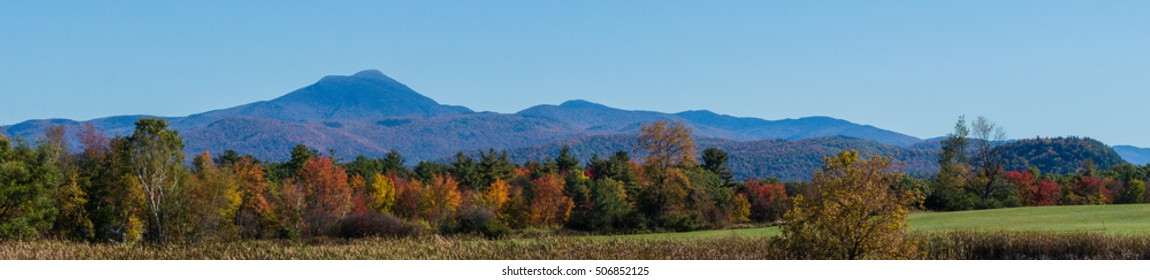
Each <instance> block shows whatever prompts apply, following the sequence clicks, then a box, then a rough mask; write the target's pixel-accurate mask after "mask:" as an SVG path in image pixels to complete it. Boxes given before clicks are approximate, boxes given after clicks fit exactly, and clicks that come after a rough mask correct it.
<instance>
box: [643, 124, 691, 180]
mask: <svg viewBox="0 0 1150 280" xmlns="http://www.w3.org/2000/svg"><path fill="white" fill-rule="evenodd" d="M641 130H642V132H641V133H640V134H639V147H640V148H642V149H643V150H645V151H647V153H648V155H647V157H646V158H645V159H644V161H643V163H644V164H646V165H651V166H655V167H657V168H660V169H667V168H671V167H677V166H690V165H694V164H697V161H696V160H695V140H693V139H691V129H690V128H687V127H686V126H684V125H683V122H680V121H675V122H668V121H666V120H663V121H657V122H654V123H650V124H643V127H642V129H641Z"/></svg>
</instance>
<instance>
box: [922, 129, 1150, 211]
mask: <svg viewBox="0 0 1150 280" xmlns="http://www.w3.org/2000/svg"><path fill="white" fill-rule="evenodd" d="M1001 131H1002V130H1001V129H1000V128H997V127H996V126H995V125H994V124H993V123H991V122H989V121H988V120H986V118H983V117H979V118H978V119H976V120H975V121H973V122H971V124H970V125H969V126H968V125H967V124H966V122H965V121H964V120H963V119H962V118H960V119H959V121H958V123H956V124H955V129H954V132H953V133H951V134H949V135H948V136H947V138H946V139H945V140H943V141H942V149H941V151H940V153H939V159H938V161H939V162H938V163H939V170H938V173H937V174H936V175H935V176H934V178H931V179H929V180H927V181H925V182H919V183H917V184H918V185H922V186H924V191H925V192H926V193H927V197H926V202H925V203H924V206H925V207H926V208H927V209H931V210H939V211H956V210H973V209H990V208H1002V207H1017V206H1044V205H1082V204H1110V203H1144V202H1150V194H1147V193H1146V191H1145V189H1146V186H1145V182H1146V180H1150V165H1147V166H1142V167H1137V166H1134V165H1132V164H1129V163H1126V162H1123V161H1122V160H1121V159H1120V158H1118V156H1117V155H1116V154H1114V152H1113V151H1112V150H1109V149H1107V148H1105V146H1104V145H1102V144H1101V143H1098V141H1094V140H1091V139H1087V138H1073V137H1071V138H1036V139H1026V140H1021V141H1017V142H1012V143H1006V142H1005V141H1004V139H1005V137H1004V136H1003V135H1004V134H1003V133H1002V132H1001ZM1094 159H1099V160H1100V161H1102V162H1101V163H1098V162H1095V161H1094ZM1099 164H1101V165H1102V166H1101V167H1100V166H1099ZM1041 170H1047V172H1048V173H1046V174H1043V173H1042V171H1041Z"/></svg>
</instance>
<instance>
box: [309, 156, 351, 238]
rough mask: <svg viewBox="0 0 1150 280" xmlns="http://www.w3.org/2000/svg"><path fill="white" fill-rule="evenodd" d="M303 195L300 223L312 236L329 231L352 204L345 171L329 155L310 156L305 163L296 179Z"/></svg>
mask: <svg viewBox="0 0 1150 280" xmlns="http://www.w3.org/2000/svg"><path fill="white" fill-rule="evenodd" d="M296 184H297V185H298V188H299V189H300V192H301V194H302V195H303V206H304V208H303V217H302V218H303V223H304V224H303V227H302V228H304V229H305V232H307V233H308V234H311V235H312V236H316V235H321V234H325V233H328V231H329V230H331V228H332V226H333V225H335V222H337V221H338V220H339V219H341V218H343V216H344V215H345V214H347V211H348V210H350V206H351V189H350V188H349V187H348V180H347V173H346V172H344V170H343V168H342V167H339V166H338V165H335V163H333V162H332V160H331V158H330V157H326V156H319V157H313V158H311V159H309V160H308V161H307V162H305V163H304V165H303V168H302V169H300V172H299V181H298V182H296Z"/></svg>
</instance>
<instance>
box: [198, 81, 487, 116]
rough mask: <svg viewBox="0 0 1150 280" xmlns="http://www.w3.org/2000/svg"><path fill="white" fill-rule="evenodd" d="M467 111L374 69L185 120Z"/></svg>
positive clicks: (438, 113) (435, 113) (469, 111)
mask: <svg viewBox="0 0 1150 280" xmlns="http://www.w3.org/2000/svg"><path fill="white" fill-rule="evenodd" d="M471 112H472V111H471V110H470V109H467V108H466V107H462V106H447V105H441V104H439V103H437V102H435V100H432V99H431V98H427V97H426V96H423V95H421V94H419V93H418V92H415V91H414V90H412V89H411V88H409V87H407V85H404V84H402V83H400V82H397V81H395V80H393V79H391V77H388V76H387V75H384V74H383V73H381V72H379V71H378V70H366V71H361V72H359V73H355V74H354V75H351V76H327V77H324V78H323V79H320V80H319V81H318V82H316V83H314V84H312V85H309V86H306V87H304V88H301V89H298V90H295V91H293V92H291V93H288V94H287V95H284V96H282V97H280V98H276V99H273V100H269V101H262V102H256V103H251V104H247V105H242V106H237V107H233V108H230V109H224V110H217V111H211V112H207V113H202V114H197V115H192V116H189V117H188V118H185V119H183V120H185V121H190V122H191V124H203V123H205V122H212V121H216V120H220V119H225V118H230V117H239V116H243V117H257V118H265V119H271V120H279V121H287V122H296V123H306V122H312V121H317V120H365V119H379V118H385V117H434V116H442V115H455V114H465V113H471Z"/></svg>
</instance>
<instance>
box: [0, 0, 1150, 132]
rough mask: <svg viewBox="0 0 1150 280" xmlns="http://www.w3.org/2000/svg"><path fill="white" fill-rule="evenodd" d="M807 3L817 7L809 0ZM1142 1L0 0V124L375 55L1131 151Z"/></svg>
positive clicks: (166, 105) (186, 106)
mask: <svg viewBox="0 0 1150 280" xmlns="http://www.w3.org/2000/svg"><path fill="white" fill-rule="evenodd" d="M815 2H817V3H815ZM1148 14H1150V1H1129V2H1103V1H891V2H884V1H787V2H782V1H723V2H718V1H706V2H704V1H687V2H673V1H471V2H462V1H451V2H435V3H432V2H430V1H264V2H257V1H110V2H99V3H97V1H74V2H70V1H0V124H13V123H16V122H19V121H23V120H26V119H38V118H53V117H60V118H71V119H79V120H86V119H91V118H97V117H104V116H111V115H123V114H152V115H163V116H183V115H188V114H192V113H197V112H202V111H207V110H211V109H219V108H225V107H231V106H235V105H240V104H245V103H250V102H254V101H259V100H268V99H272V98H275V97H278V96H280V95H283V94H285V93H287V92H289V91H291V90H293V89H296V88H299V87H302V86H305V85H307V84H310V83H312V82H314V81H316V80H318V79H319V78H320V77H322V76H324V75H331V74H352V73H355V72H357V71H359V70H363V69H379V70H381V71H383V72H384V73H386V74H388V75H389V76H391V77H393V78H395V79H397V80H399V81H401V82H404V83H406V84H408V85H409V86H411V87H412V88H414V89H415V90H417V91H419V92H421V93H423V94H425V95H427V96H429V97H431V98H433V99H436V100H437V101H440V102H441V103H447V104H456V105H464V106H468V107H470V108H472V109H474V110H479V111H495V112H504V113H511V112H516V111H519V110H522V109H525V108H527V107H529V106H531V105H536V104H544V103H546V104H558V103H560V102H563V101H565V100H569V99H577V98H578V99H587V100H590V101H594V102H598V103H603V104H606V105H609V106H613V107H619V108H624V109H643V110H657V111H666V112H678V111H683V110H691V109H709V110H712V111H716V112H720V113H725V114H730V115H736V116H750V117H759V118H765V119H783V118H798V117H803V116H812V115H825V116H833V117H837V118H842V119H847V120H850V121H853V122H857V123H863V124H870V125H874V126H877V127H882V128H886V129H890V130H894V131H898V132H902V133H906V134H909V135H912V136H917V137H924V138H925V137H933V136H939V135H943V134H945V133H947V132H949V130H950V129H951V127H952V126H953V123H954V121H955V120H956V118H957V117H958V116H959V115H967V116H968V118H972V117H973V116H977V115H984V116H986V117H988V118H990V119H991V120H992V121H995V122H997V123H998V124H999V125H1001V126H1003V127H1004V128H1005V129H1006V131H1007V133H1008V136H1010V137H1012V138H1023V137H1034V136H1062V135H1078V136H1089V137H1093V138H1097V139H1099V140H1102V141H1104V142H1106V143H1108V144H1112V145H1114V144H1133V145H1138V146H1143V147H1148V146H1150V130H1148V129H1146V127H1148V126H1147V125H1146V120H1147V119H1150V118H1148V116H1150V112H1148V111H1147V106H1148V105H1150V28H1148V27H1150V16H1147V15H1148Z"/></svg>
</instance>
